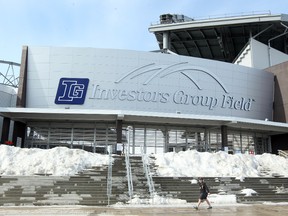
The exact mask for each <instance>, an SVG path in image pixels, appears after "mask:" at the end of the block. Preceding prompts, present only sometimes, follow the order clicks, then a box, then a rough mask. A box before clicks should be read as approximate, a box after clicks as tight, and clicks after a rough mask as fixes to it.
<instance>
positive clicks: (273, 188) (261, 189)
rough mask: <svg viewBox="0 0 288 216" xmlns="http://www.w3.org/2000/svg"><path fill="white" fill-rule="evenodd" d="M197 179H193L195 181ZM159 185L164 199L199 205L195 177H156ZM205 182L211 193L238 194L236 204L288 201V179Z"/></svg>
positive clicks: (159, 191)
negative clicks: (192, 181) (194, 182)
mask: <svg viewBox="0 0 288 216" xmlns="http://www.w3.org/2000/svg"><path fill="white" fill-rule="evenodd" d="M196 179H197V178H194V181H195V180H196ZM153 180H154V182H155V184H156V185H157V186H158V187H156V188H157V193H158V194H159V195H161V196H168V197H173V198H178V199H183V200H186V201H187V202H197V200H198V196H199V187H198V184H191V180H193V178H192V177H174V178H173V177H156V176H155V177H153ZM205 182H206V183H207V185H208V186H209V188H210V193H211V194H219V195H231V194H233V195H235V196H236V200H237V202H240V203H255V202H263V201H267V202H288V178H273V177H263V178H246V179H245V180H244V181H240V180H238V179H235V178H230V177H225V178H221V177H220V178H217V177H213V178H212V177H209V178H205ZM243 189H253V190H254V191H255V192H257V193H256V194H252V195H251V196H246V194H242V193H241V191H242V190H243Z"/></svg>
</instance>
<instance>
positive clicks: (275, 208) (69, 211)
mask: <svg viewBox="0 0 288 216" xmlns="http://www.w3.org/2000/svg"><path fill="white" fill-rule="evenodd" d="M287 212H288V204H287V203H286V205H285V204H281V205H263V204H261V205H260V204H259V205H235V206H214V207H213V209H207V208H206V206H204V205H203V206H201V207H200V209H199V210H195V209H193V207H192V206H191V207H190V206H185V207H178V206H177V207H173V206H161V207H159V206H157V207H151V206H144V207H143V206H133V207H125V206H121V207H115V206H112V207H86V206H43V207H30V206H22V207H15V206H7V207H3V206H2V207H0V216H2V215H3V216H4V215H5V216H6V215H7V216H9V215H17V216H18V215H21V216H26V215H27V216H28V215H29V216H33V215H50V216H53V215H55V216H56V215H57V216H65V215H67V216H68V215H77V216H78V215H85V216H93V215H99V216H108V215H117V216H121V215H126V216H143V215H155V216H156V215H157V216H159V215H160V216H161V215H163V216H164V215H165V216H172V215H173V216H181V215H204V216H208V215H209V216H210V215H211V216H212V215H214V216H215V215H217V216H218V215H219V216H220V215H221V216H223V215H224V216H225V215H227V216H250V215H251V216H252V215H253V216H268V215H269V216H271V215H272V216H280V215H281V216H283V215H287Z"/></svg>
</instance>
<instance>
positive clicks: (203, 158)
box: [155, 150, 288, 179]
mask: <svg viewBox="0 0 288 216" xmlns="http://www.w3.org/2000/svg"><path fill="white" fill-rule="evenodd" d="M155 157H156V165H158V174H159V175H160V176H178V177H181V176H184V177H185V176H187V177H197V176H202V177H215V176H217V177H224V176H230V177H236V178H240V179H242V178H243V177H259V176H260V175H261V172H260V171H261V170H262V169H263V168H265V169H269V170H270V172H271V173H277V174H279V175H283V176H285V177H288V160H287V159H285V158H283V157H280V156H277V155H272V154H263V155H248V154H235V155H230V154H228V153H226V152H223V151H219V152H216V153H209V152H197V151H195V150H190V151H182V152H179V153H175V152H169V153H165V154H157V155H155Z"/></svg>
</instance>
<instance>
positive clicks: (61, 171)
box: [0, 145, 288, 183]
mask: <svg viewBox="0 0 288 216" xmlns="http://www.w3.org/2000/svg"><path fill="white" fill-rule="evenodd" d="M154 156H155V158H156V161H155V163H156V165H158V170H157V172H158V173H157V174H158V175H160V176H173V177H174V176H179V177H181V176H184V177H185V176H187V177H198V176H202V177H225V176H229V177H237V178H240V179H242V178H245V177H258V176H260V174H261V173H260V171H261V169H263V168H265V169H269V170H270V172H271V173H277V174H278V175H283V176H285V177H288V159H285V158H283V157H280V156H277V155H272V154H263V155H248V154H236V155H230V154H227V153H226V152H217V153H208V152H197V151H195V150H189V151H184V152H179V153H175V152H169V153H165V154H156V155H154ZM108 163H109V156H108V155H102V154H97V153H91V152H86V151H84V150H80V149H69V148H66V147H56V148H53V149H45V150H44V149H38V148H31V149H27V148H18V147H13V146H8V145H0V175H34V174H51V175H57V176H66V175H74V174H77V173H78V172H79V171H81V170H83V169H86V168H91V167H92V166H101V165H108ZM191 183H192V182H191Z"/></svg>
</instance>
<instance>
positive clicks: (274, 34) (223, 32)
mask: <svg viewBox="0 0 288 216" xmlns="http://www.w3.org/2000/svg"><path fill="white" fill-rule="evenodd" d="M149 31H150V32H151V33H154V34H155V36H156V39H157V42H158V44H159V48H160V50H164V51H166V50H168V51H170V52H171V53H175V54H179V55H185V56H193V57H200V58H205V59H213V60H219V61H224V62H233V61H234V59H235V58H236V57H237V56H238V55H239V54H240V53H241V51H242V49H243V48H244V47H245V45H246V44H247V43H248V42H249V39H250V38H254V39H256V40H258V41H259V42H261V43H264V44H266V45H268V46H269V47H272V48H275V49H277V50H279V51H281V52H283V53H286V54H288V15H286V14H278V15H272V14H271V13H262V14H247V15H238V16H229V17H222V18H207V19H200V20H195V19H192V18H188V17H186V16H183V15H176V14H163V15H160V22H158V23H157V24H152V25H151V26H150V27H149Z"/></svg>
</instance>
